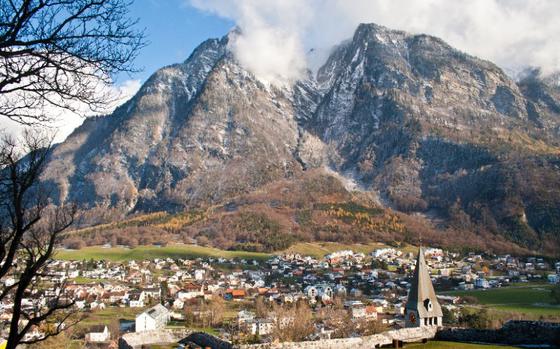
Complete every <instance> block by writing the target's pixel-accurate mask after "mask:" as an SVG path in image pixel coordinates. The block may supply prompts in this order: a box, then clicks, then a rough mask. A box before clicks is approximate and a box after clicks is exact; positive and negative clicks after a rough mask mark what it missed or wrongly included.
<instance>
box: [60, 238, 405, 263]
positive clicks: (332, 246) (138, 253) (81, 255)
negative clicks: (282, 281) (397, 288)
mask: <svg viewBox="0 0 560 349" xmlns="http://www.w3.org/2000/svg"><path fill="white" fill-rule="evenodd" d="M383 247H387V245H385V244H383V243H370V244H340V243H335V242H316V243H307V242H302V243H297V244H295V245H293V246H291V247H290V248H288V249H287V250H285V251H280V252H276V253H275V254H282V253H287V252H290V253H299V254H302V255H305V256H312V257H315V258H319V259H320V258H323V257H324V256H325V255H327V254H329V253H331V252H335V251H340V250H353V251H354V252H363V253H365V254H368V253H370V252H371V251H373V250H375V249H378V248H383ZM401 250H403V251H404V252H412V251H416V247H414V246H406V247H403V248H402V249H401ZM272 255H273V254H270V253H256V252H246V251H224V250H219V249H217V248H212V247H204V246H197V245H183V244H175V245H169V246H165V247H158V246H138V247H135V248H132V249H130V248H124V247H111V248H106V247H101V246H91V247H85V248H82V249H80V250H62V249H61V250H58V251H57V252H56V255H55V258H56V259H62V260H83V259H95V260H100V259H104V260H111V261H127V260H143V259H154V258H168V257H171V258H198V257H223V258H244V259H258V260H264V259H268V258H270V257H271V256H272Z"/></svg>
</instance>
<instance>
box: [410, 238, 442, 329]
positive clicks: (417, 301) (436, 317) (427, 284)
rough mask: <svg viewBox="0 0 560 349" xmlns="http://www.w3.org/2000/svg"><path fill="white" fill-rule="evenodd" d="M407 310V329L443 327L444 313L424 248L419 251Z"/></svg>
mask: <svg viewBox="0 0 560 349" xmlns="http://www.w3.org/2000/svg"><path fill="white" fill-rule="evenodd" d="M405 309H406V312H405V316H406V321H405V322H406V327H420V326H441V325H442V317H443V313H442V311H441V306H440V305H439V302H438V300H437V298H436V292H435V291H434V286H433V285H432V279H431V278H430V273H429V272H428V266H427V265H426V260H425V259H424V250H423V249H422V247H420V248H419V249H418V258H417V260H416V268H415V269H414V276H413V278H412V284H411V287H410V292H409V294H408V301H407V302H406V308H405Z"/></svg>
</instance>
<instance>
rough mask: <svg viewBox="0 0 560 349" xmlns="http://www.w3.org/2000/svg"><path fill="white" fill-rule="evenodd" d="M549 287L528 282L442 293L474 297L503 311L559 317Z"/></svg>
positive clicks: (481, 302)
mask: <svg viewBox="0 0 560 349" xmlns="http://www.w3.org/2000/svg"><path fill="white" fill-rule="evenodd" d="M550 289H551V286H550V285H546V284H537V285H535V284H528V285H523V286H510V287H503V288H493V289H488V290H469V291H451V292H444V294H447V295H455V296H462V297H464V296H471V297H475V298H476V299H477V300H478V303H479V304H481V305H483V306H486V307H488V308H492V309H495V310H499V311H504V312H514V313H522V314H528V315H534V316H541V315H542V316H558V317H560V306H559V305H554V304H553V300H552V297H551V295H550Z"/></svg>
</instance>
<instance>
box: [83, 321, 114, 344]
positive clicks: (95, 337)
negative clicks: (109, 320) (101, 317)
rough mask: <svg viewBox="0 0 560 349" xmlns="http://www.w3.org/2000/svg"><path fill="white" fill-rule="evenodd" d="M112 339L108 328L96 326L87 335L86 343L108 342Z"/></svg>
mask: <svg viewBox="0 0 560 349" xmlns="http://www.w3.org/2000/svg"><path fill="white" fill-rule="evenodd" d="M110 339H111V332H109V329H108V328H107V326H103V325H101V326H95V327H94V328H92V331H91V332H90V333H88V334H86V342H107V341H109V340H110Z"/></svg>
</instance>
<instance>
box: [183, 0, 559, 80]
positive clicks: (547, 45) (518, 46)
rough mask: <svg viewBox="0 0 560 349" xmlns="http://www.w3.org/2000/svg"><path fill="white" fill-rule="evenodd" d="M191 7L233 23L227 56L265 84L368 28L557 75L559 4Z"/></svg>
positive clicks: (208, 1) (198, 1)
mask: <svg viewBox="0 0 560 349" xmlns="http://www.w3.org/2000/svg"><path fill="white" fill-rule="evenodd" d="M188 1H189V3H190V4H191V5H192V6H194V7H196V8H199V9H201V10H204V11H209V12H212V13H215V14H218V15H219V16H222V17H226V18H230V19H233V20H234V21H235V22H236V23H237V25H238V26H239V27H240V29H241V31H242V32H243V35H241V36H239V37H237V38H236V39H235V40H234V41H233V43H232V49H233V51H234V53H235V54H236V56H237V59H238V60H239V61H240V62H241V63H242V64H244V65H245V66H246V67H247V68H249V69H250V70H251V71H253V72H254V73H255V74H257V75H258V76H259V77H261V78H262V79H264V80H277V79H279V78H282V79H294V78H297V77H299V76H301V74H302V71H303V70H304V68H305V67H306V66H310V67H311V68H316V67H317V65H318V64H320V63H321V60H322V59H323V58H324V57H326V55H327V53H328V49H330V48H331V47H332V46H333V45H334V44H336V43H338V42H340V41H341V40H343V39H346V38H349V37H350V36H351V34H352V32H353V30H354V29H355V28H356V26H357V25H358V24H359V23H367V22H375V23H377V24H381V25H384V26H388V27H393V28H401V29H404V30H407V31H410V32H412V33H427V34H431V35H436V36H439V37H441V38H443V39H444V40H446V41H447V42H449V43H450V44H451V45H453V46H455V47H457V48H459V49H461V50H464V51H466V52H469V53H472V54H475V55H477V56H479V57H481V58H484V59H489V60H492V61H494V62H496V63H497V64H498V65H500V66H501V67H502V68H505V69H507V70H509V71H514V72H515V71H520V70H521V69H523V68H525V67H528V66H532V67H539V68H541V69H542V71H543V72H544V73H545V74H547V73H552V72H555V71H558V70H560V25H558V21H557V15H558V13H560V2H559V1H557V0H468V1H466V0H458V1H449V0H421V1H417V0H414V1H413V0H352V1H344V0H308V1H299V0H283V1H277V0H204V1H203V0H188ZM310 49H314V54H313V55H309V54H308V53H309V50H310ZM318 56H319V57H318Z"/></svg>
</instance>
